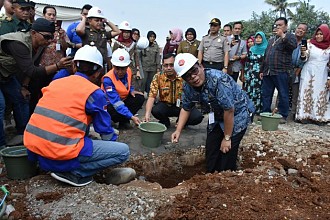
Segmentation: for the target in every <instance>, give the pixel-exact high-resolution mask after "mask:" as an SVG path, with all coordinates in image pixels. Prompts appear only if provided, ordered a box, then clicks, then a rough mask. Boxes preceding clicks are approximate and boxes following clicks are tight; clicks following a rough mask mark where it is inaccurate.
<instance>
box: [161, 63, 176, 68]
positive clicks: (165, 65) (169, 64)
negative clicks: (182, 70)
mask: <svg viewBox="0 0 330 220" xmlns="http://www.w3.org/2000/svg"><path fill="white" fill-rule="evenodd" d="M173 66H174V63H164V64H163V67H165V68H168V67H173Z"/></svg>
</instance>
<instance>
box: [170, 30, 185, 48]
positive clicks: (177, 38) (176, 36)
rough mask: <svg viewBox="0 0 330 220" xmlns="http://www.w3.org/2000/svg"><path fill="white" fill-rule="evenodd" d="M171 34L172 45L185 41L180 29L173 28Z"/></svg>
mask: <svg viewBox="0 0 330 220" xmlns="http://www.w3.org/2000/svg"><path fill="white" fill-rule="evenodd" d="M170 32H171V33H172V34H173V35H172V38H171V41H170V43H171V44H178V45H179V44H180V42H181V41H182V40H183V32H182V30H181V29H179V28H173V29H171V30H170Z"/></svg>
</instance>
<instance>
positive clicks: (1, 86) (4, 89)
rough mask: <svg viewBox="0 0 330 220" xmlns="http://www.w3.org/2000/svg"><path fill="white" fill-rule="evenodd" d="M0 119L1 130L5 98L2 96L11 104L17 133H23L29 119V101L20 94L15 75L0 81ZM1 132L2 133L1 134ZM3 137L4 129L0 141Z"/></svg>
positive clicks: (0, 133)
mask: <svg viewBox="0 0 330 220" xmlns="http://www.w3.org/2000/svg"><path fill="white" fill-rule="evenodd" d="M0 93H1V98H0V102H1V103H0V121H1V124H0V126H1V128H0V129H1V130H3V120H4V107H5V100H4V98H3V97H4V96H5V97H6V98H8V100H10V101H11V103H12V104H13V113H14V119H15V124H16V130H17V133H18V134H23V133H24V129H25V127H26V125H27V123H28V121H29V101H28V100H26V99H24V97H23V95H22V94H21V85H20V83H19V82H18V80H17V78H16V77H12V78H10V79H8V81H6V82H1V83H0ZM2 134H3V135H2ZM2 139H4V131H1V132H0V142H1V140H2Z"/></svg>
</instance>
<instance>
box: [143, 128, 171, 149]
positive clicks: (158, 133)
mask: <svg viewBox="0 0 330 220" xmlns="http://www.w3.org/2000/svg"><path fill="white" fill-rule="evenodd" d="M139 129H140V130H141V132H142V135H141V142H142V144H143V145H144V146H146V147H150V148H156V147H159V145H160V143H161V142H162V139H163V135H164V132H165V131H166V130H167V128H166V126H165V125H163V124H161V123H158V122H143V123H141V124H140V125H139Z"/></svg>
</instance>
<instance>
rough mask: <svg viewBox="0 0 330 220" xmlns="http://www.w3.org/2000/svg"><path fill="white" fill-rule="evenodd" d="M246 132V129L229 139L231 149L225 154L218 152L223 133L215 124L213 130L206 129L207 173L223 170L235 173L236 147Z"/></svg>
mask: <svg viewBox="0 0 330 220" xmlns="http://www.w3.org/2000/svg"><path fill="white" fill-rule="evenodd" d="M245 132H246V129H244V130H243V131H241V132H240V133H238V134H236V135H234V136H232V137H231V149H230V150H229V151H228V152H227V153H222V151H221V150H220V146H221V142H222V139H223V138H224V133H223V131H222V130H221V128H220V125H219V124H217V125H215V127H214V128H213V129H208V131H207V138H206V152H205V156H206V169H207V172H210V173H213V172H215V171H218V172H221V171H225V170H231V171H235V170H236V169H237V164H236V161H237V155H238V147H239V144H240V143H241V140H242V138H243V136H244V134H245Z"/></svg>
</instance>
